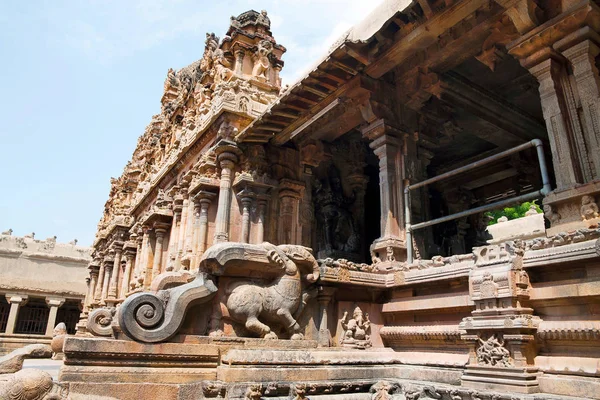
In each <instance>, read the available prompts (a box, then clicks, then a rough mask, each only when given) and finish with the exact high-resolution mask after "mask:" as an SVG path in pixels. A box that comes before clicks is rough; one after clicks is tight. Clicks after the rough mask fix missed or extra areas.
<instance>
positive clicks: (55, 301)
mask: <svg viewBox="0 0 600 400" xmlns="http://www.w3.org/2000/svg"><path fill="white" fill-rule="evenodd" d="M64 303H65V299H62V298H55V297H46V304H48V307H50V313H49V314H48V323H47V324H46V336H52V331H53V330H54V327H55V326H56V315H57V314H58V308H59V307H60V306H62V305H63V304H64Z"/></svg>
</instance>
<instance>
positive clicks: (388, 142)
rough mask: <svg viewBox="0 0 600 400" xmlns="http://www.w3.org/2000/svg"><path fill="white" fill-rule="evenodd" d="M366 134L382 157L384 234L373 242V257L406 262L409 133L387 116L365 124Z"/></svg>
mask: <svg viewBox="0 0 600 400" xmlns="http://www.w3.org/2000/svg"><path fill="white" fill-rule="evenodd" d="M362 134H363V137H366V138H368V139H370V140H371V143H370V144H369V147H371V148H372V149H373V152H374V153H375V155H376V156H377V157H378V158H379V195H380V200H379V201H380V207H381V221H380V223H381V237H380V238H379V239H377V240H376V241H375V242H374V243H373V244H372V245H371V256H372V259H373V262H374V263H379V262H389V263H393V262H397V261H403V260H404V259H406V242H405V240H406V232H405V230H404V212H403V210H404V199H403V193H404V176H403V172H404V163H405V160H404V159H405V156H406V145H405V143H404V142H405V141H406V139H407V138H406V136H407V135H406V134H403V133H401V132H400V131H398V130H397V129H395V128H393V127H391V126H390V125H389V124H387V123H386V122H385V121H384V120H383V119H379V120H375V121H374V122H372V123H371V124H369V125H368V126H366V127H364V128H363V129H362ZM389 267H391V264H390V265H388V264H382V265H381V266H380V268H383V269H387V268H389Z"/></svg>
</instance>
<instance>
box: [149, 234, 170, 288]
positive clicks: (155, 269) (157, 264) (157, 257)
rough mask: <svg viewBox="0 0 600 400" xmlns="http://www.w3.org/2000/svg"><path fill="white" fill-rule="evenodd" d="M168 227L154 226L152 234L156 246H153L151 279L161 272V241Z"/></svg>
mask: <svg viewBox="0 0 600 400" xmlns="http://www.w3.org/2000/svg"><path fill="white" fill-rule="evenodd" d="M167 229H168V225H166V224H162V223H159V224H154V234H155V235H156V244H155V246H154V260H153V261H154V262H153V265H152V279H154V278H156V277H157V276H158V275H159V274H160V273H161V272H162V270H161V268H162V259H163V241H164V239H165V234H166V233H167Z"/></svg>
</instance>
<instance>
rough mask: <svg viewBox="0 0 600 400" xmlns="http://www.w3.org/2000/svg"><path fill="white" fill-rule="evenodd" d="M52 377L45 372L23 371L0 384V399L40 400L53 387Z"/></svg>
mask: <svg viewBox="0 0 600 400" xmlns="http://www.w3.org/2000/svg"><path fill="white" fill-rule="evenodd" d="M53 386H54V385H53V383H52V377H51V376H50V374H48V373H47V372H45V371H40V370H36V369H24V370H21V371H19V372H16V373H15V374H14V375H13V376H12V377H11V378H10V379H8V380H7V381H6V382H0V399H3V400H4V399H6V400H42V399H45V398H46V395H47V394H49V393H50V391H51V390H52V387H53Z"/></svg>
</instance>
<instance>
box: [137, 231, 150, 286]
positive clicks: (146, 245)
mask: <svg viewBox="0 0 600 400" xmlns="http://www.w3.org/2000/svg"><path fill="white" fill-rule="evenodd" d="M142 230H143V232H144V235H143V236H142V255H141V258H140V264H139V269H138V276H139V279H140V280H143V281H145V280H146V275H147V270H148V260H149V259H150V231H151V229H150V227H149V226H143V227H142Z"/></svg>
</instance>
